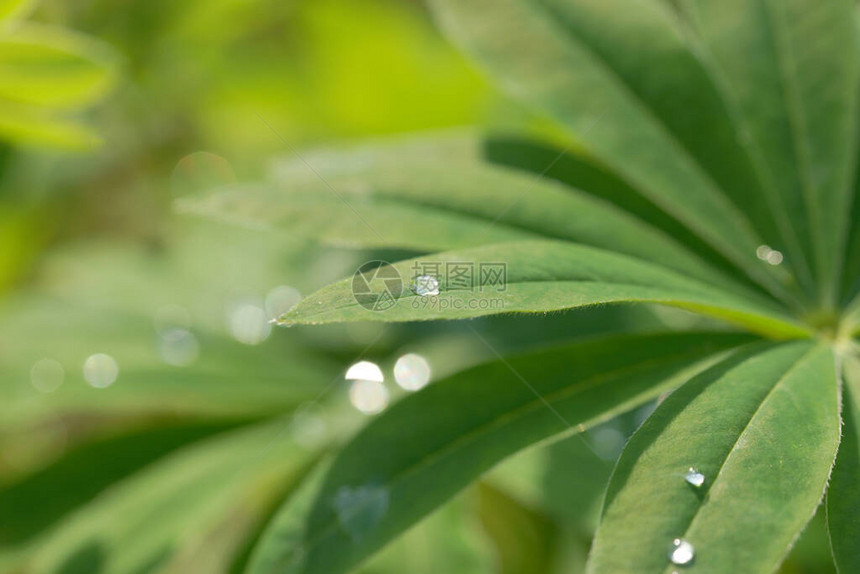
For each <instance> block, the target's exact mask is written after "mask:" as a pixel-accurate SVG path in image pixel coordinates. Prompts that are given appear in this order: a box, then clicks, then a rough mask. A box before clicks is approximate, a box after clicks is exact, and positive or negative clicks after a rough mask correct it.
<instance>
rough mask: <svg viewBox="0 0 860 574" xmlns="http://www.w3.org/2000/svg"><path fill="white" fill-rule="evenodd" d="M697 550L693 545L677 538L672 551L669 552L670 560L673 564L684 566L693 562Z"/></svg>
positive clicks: (673, 542)
mask: <svg viewBox="0 0 860 574" xmlns="http://www.w3.org/2000/svg"><path fill="white" fill-rule="evenodd" d="M694 556H695V549H694V548H693V545H692V544H690V543H689V542H687V541H686V540H683V539H681V538H676V539H675V540H673V541H672V549H671V550H670V551H669V560H671V561H672V564H677V565H678V566H684V565H685V564H689V563H690V562H692V561H693V557H694Z"/></svg>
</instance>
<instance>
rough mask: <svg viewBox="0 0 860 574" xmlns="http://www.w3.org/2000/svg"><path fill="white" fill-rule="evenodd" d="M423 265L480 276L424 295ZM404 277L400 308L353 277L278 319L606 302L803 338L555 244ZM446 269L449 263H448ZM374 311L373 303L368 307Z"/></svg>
mask: <svg viewBox="0 0 860 574" xmlns="http://www.w3.org/2000/svg"><path fill="white" fill-rule="evenodd" d="M422 262H425V263H426V262H433V263H439V262H441V263H444V262H467V263H470V264H472V265H473V268H474V269H476V270H478V271H476V277H477V279H476V280H475V281H476V284H475V285H474V287H473V288H471V289H464V290H457V289H455V288H454V287H453V286H452V288H451V289H450V290H449V289H448V287H449V285H448V283H447V281H446V279H445V277H439V285H440V286H439V288H440V295H439V296H438V297H422V296H419V295H416V294H415V293H413V291H411V290H410V288H409V284H410V282H412V281H413V279H414V278H415V277H416V275H420V274H421V273H420V271H416V270H415V266H416V265H423V263H422ZM482 265H484V266H488V265H496V266H497V268H501V267H500V266H504V269H505V271H506V278H505V281H504V285H499V286H495V287H494V286H493V285H492V284H491V283H490V282H489V281H490V279H491V277H490V276H489V275H487V276H484V277H482V276H481V275H480V269H481V266H482ZM393 268H394V269H396V270H397V272H398V273H399V276H400V278H401V283H400V289H398V290H397V292H391V293H390V295H391V296H392V297H393V298H394V300H395V302H396V304H394V305H393V306H392V307H390V308H388V309H386V310H384V311H378V310H374V309H372V308H366V307H365V306H363V305H362V304H360V303H359V300H358V299H357V298H356V295H355V294H354V291H353V289H354V285H353V279H352V278H350V279H345V280H343V281H341V282H338V283H334V284H332V285H330V286H328V287H325V288H323V289H321V290H320V291H317V292H316V293H315V294H312V295H310V296H308V297H307V298H305V299H304V300H303V301H302V302H300V303H299V304H298V305H297V306H296V307H295V308H293V310H291V311H290V312H288V313H287V314H285V315H283V316H282V317H281V321H282V322H283V323H286V324H291V323H311V324H312V323H330V322H341V321H360V320H365V321H370V320H373V321H420V320H430V319H464V318H469V317H478V316H483V315H494V314H500V313H515V312H531V313H541V312H548V311H558V310H562V309H572V308H576V307H588V306H593V305H600V304H605V303H621V302H650V303H660V304H665V305H669V306H676V307H681V308H685V309H689V310H693V311H696V312H700V313H702V314H704V315H710V316H713V317H717V318H721V319H724V320H728V321H732V322H737V323H739V324H743V325H745V326H747V327H748V328H750V329H753V330H756V331H759V332H763V333H769V334H771V335H774V336H780V337H793V336H803V335H804V333H805V328H804V327H803V326H801V325H799V324H796V323H795V322H794V321H793V320H792V319H790V318H788V317H786V316H784V315H782V313H781V312H780V311H779V309H778V307H771V306H770V304H769V303H768V302H767V301H766V300H762V301H758V300H757V299H756V297H754V296H752V295H750V297H749V298H747V297H741V296H735V295H731V294H729V293H725V292H723V291H721V290H719V289H716V288H713V287H709V286H707V285H705V284H701V283H698V282H696V281H691V280H688V279H686V278H685V277H683V276H681V275H678V274H676V273H673V272H670V271H668V270H665V269H663V268H661V267H657V266H654V265H650V264H647V263H643V262H641V261H637V260H635V259H632V258H629V257H625V256H622V255H617V254H615V253H611V252H607V251H602V250H599V249H592V248H588V247H582V246H579V245H574V244H570V243H562V242H552V241H527V242H518V243H507V244H499V245H491V246H488V247H482V248H477V249H470V250H463V251H450V252H447V253H441V254H433V255H427V256H425V257H423V258H419V259H416V260H414V261H402V262H400V263H397V264H396V265H394V266H393ZM443 268H444V266H443ZM368 307H369V305H368Z"/></svg>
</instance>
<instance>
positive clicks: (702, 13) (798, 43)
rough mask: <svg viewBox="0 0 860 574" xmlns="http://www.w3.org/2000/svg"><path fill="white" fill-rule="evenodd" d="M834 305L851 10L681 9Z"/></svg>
mask: <svg viewBox="0 0 860 574" xmlns="http://www.w3.org/2000/svg"><path fill="white" fill-rule="evenodd" d="M681 5H682V6H683V9H682V11H683V12H685V13H686V14H687V15H688V16H689V20H690V21H691V26H692V28H693V29H694V30H695V32H696V33H697V35H698V36H699V38H700V39H701V41H702V42H703V44H704V46H705V47H706V50H707V54H708V56H709V58H711V59H712V60H713V62H714V64H715V66H716V69H715V74H718V75H719V76H720V77H722V78H723V85H724V86H725V90H726V91H727V93H729V94H730V96H731V98H732V99H733V100H734V102H735V103H736V107H737V110H738V113H739V114H740V120H741V122H742V125H743V126H744V128H745V133H746V136H745V137H746V138H748V140H749V144H748V145H750V146H751V147H752V148H753V149H754V150H755V152H756V155H757V156H758V160H759V162H760V164H761V166H762V168H763V169H764V170H765V171H766V175H767V178H768V180H769V182H770V184H771V185H772V186H773V187H775V188H776V189H778V190H779V194H780V200H781V202H782V203H783V204H784V208H783V209H784V210H785V211H786V212H787V213H788V214H789V215H790V217H791V223H792V227H793V228H795V229H797V230H798V235H799V236H800V239H801V241H802V242H803V243H804V245H806V246H811V247H807V249H808V251H809V255H810V258H811V259H812V261H814V263H815V266H814V271H815V276H816V283H817V287H818V291H819V292H818V295H819V297H820V301H821V303H822V304H824V305H830V306H832V305H834V304H835V302H836V297H837V292H836V290H837V287H838V285H839V281H840V277H839V274H840V273H841V272H842V269H841V268H842V258H843V256H844V249H845V239H846V237H845V236H846V234H847V232H848V215H849V213H850V207H851V202H852V198H853V182H854V180H853V177H854V170H855V164H856V158H857V152H856V141H855V140H856V131H857V130H856V124H857V117H856V114H857V105H858V101H857V88H858V85H860V78H858V71H860V62H858V52H857V50H856V49H853V48H852V47H854V46H856V45H857V36H858V34H857V30H856V25H855V11H856V3H855V2H852V1H851V0H778V1H777V0H754V1H749V0H683V1H682V2H681Z"/></svg>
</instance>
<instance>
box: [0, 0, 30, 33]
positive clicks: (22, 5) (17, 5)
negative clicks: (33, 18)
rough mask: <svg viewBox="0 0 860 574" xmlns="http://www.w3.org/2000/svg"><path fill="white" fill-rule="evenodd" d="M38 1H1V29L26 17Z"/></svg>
mask: <svg viewBox="0 0 860 574" xmlns="http://www.w3.org/2000/svg"><path fill="white" fill-rule="evenodd" d="M37 2H38V0H0V27H2V26H4V25H8V24H9V23H11V22H15V21H17V20H20V19H21V18H23V17H26V16H27V15H28V14H29V13H30V12H31V11H32V10H33V8H35V7H36V4H37Z"/></svg>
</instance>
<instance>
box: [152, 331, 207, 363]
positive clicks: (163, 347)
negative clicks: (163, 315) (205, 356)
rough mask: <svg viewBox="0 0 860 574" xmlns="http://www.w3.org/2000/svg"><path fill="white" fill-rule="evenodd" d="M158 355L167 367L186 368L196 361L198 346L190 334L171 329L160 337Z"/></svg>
mask: <svg viewBox="0 0 860 574" xmlns="http://www.w3.org/2000/svg"><path fill="white" fill-rule="evenodd" d="M158 354H159V355H161V359H162V360H163V361H164V362H165V363H167V364H168V365H173V366H174V367H187V366H188V365H190V364H191V363H193V362H194V361H196V360H197V356H198V355H199V354H200V344H199V343H198V342H197V337H195V336H194V335H193V334H191V332H189V331H186V330H185V329H172V330H170V331H167V332H165V333H163V334H162V335H161V339H160V341H159V344H158Z"/></svg>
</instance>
